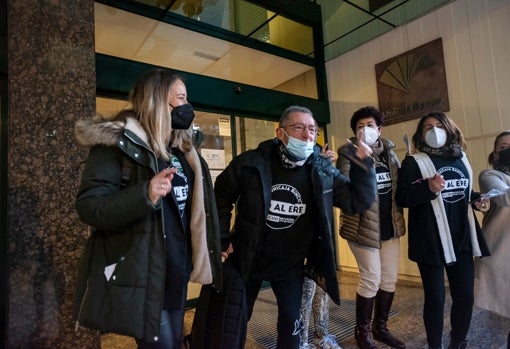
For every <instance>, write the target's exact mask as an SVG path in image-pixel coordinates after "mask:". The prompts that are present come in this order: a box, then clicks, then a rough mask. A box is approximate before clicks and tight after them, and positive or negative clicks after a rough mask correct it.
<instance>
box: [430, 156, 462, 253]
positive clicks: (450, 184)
mask: <svg viewBox="0 0 510 349" xmlns="http://www.w3.org/2000/svg"><path fill="white" fill-rule="evenodd" d="M430 159H431V160H432V162H433V164H434V166H435V168H436V171H437V173H439V174H440V175H442V176H443V178H444V180H445V181H446V185H445V188H444V189H443V191H441V194H440V195H441V198H442V199H443V204H444V207H445V210H446V217H447V219H448V224H449V227H450V234H451V236H452V242H453V248H454V251H470V250H471V240H470V234H469V224H468V220H467V209H468V198H469V193H468V190H469V175H468V172H467V170H466V167H465V166H464V163H463V162H462V159H461V158H458V159H445V158H441V157H439V156H434V155H430Z"/></svg>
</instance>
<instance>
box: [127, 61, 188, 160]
mask: <svg viewBox="0 0 510 349" xmlns="http://www.w3.org/2000/svg"><path fill="white" fill-rule="evenodd" d="M177 80H181V81H183V79H182V78H181V77H180V76H179V75H178V74H177V73H175V72H173V71H171V70H163V69H156V70H151V71H149V72H147V73H145V74H143V75H142V76H141V77H140V78H138V80H137V81H136V83H135V85H134V86H133V89H132V90H131V93H130V95H129V100H130V101H131V104H132V107H133V112H134V114H135V117H136V119H137V120H138V121H139V122H140V124H141V125H142V127H143V128H144V130H145V132H146V133H147V138H148V142H149V145H150V147H151V148H152V151H154V153H155V154H156V156H157V157H159V158H162V159H164V160H166V161H169V160H170V151H169V147H176V148H179V149H180V150H181V151H183V152H188V151H190V149H191V148H192V147H193V144H192V141H191V131H190V130H173V129H172V119H171V117H170V106H169V105H168V95H169V92H170V88H171V87H172V85H173V84H174V83H175V82H176V81H177Z"/></svg>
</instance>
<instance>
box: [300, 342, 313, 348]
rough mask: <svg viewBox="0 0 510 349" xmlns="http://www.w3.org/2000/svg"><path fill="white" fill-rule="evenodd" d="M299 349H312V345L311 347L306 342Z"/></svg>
mask: <svg viewBox="0 0 510 349" xmlns="http://www.w3.org/2000/svg"><path fill="white" fill-rule="evenodd" d="M299 349H312V347H310V344H308V343H305V344H302V345H300V346H299Z"/></svg>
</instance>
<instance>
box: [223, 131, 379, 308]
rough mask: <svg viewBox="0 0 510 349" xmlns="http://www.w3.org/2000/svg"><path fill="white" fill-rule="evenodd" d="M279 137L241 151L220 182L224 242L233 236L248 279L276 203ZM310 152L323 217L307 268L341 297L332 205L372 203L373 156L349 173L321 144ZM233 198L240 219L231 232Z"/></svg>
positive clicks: (355, 208) (357, 208)
mask: <svg viewBox="0 0 510 349" xmlns="http://www.w3.org/2000/svg"><path fill="white" fill-rule="evenodd" d="M277 142H278V140H276V139H275V140H268V141H265V142H262V143H261V144H260V145H259V146H258V148H257V149H255V150H250V151H247V152H245V153H243V154H241V155H239V156H237V157H236V158H234V159H233V160H232V162H231V163H230V164H229V165H228V167H227V168H226V169H225V170H224V171H223V172H222V173H221V174H220V175H219V176H218V177H217V179H216V183H215V194H216V203H217V207H218V215H219V219H220V228H221V234H222V244H223V247H224V248H225V247H226V246H227V245H228V243H229V242H230V241H232V243H233V247H234V253H233V254H232V255H231V257H230V258H232V263H233V265H234V266H235V267H236V268H237V269H238V270H239V271H240V273H241V276H242V277H243V278H244V279H245V280H246V279H248V277H249V275H250V272H251V269H252V266H253V262H254V258H255V257H256V254H257V250H258V248H259V243H260V238H261V236H262V233H263V231H264V227H265V224H266V216H267V214H268V211H269V207H270V203H271V186H272V174H271V152H272V151H275V148H276V144H277ZM311 156H312V158H311V186H312V188H313V195H314V197H315V202H316V204H317V210H316V212H317V213H318V214H319V215H320V217H319V218H318V222H319V224H318V226H317V227H310V228H311V229H314V230H315V233H316V234H315V238H314V241H313V242H312V247H311V251H310V254H309V257H308V259H307V265H306V268H305V269H306V273H307V274H308V275H309V276H310V277H311V278H313V279H314V280H315V281H316V282H317V283H318V284H319V285H320V286H321V287H322V288H323V289H325V290H326V291H327V292H328V294H329V295H330V296H331V298H332V299H333V301H335V302H336V303H339V302H340V298H339V292H338V282H337V276H336V264H335V257H334V250H333V242H332V233H333V227H334V225H333V206H337V207H339V208H341V209H342V210H345V211H347V212H350V213H357V212H362V211H364V210H366V209H367V208H368V207H370V205H371V204H372V202H374V200H375V195H376V188H375V183H376V180H375V171H374V169H373V160H372V159H366V160H365V162H366V163H367V164H368V167H369V170H368V172H366V171H365V170H363V169H361V168H360V167H358V166H357V165H353V166H352V169H351V179H349V178H347V177H345V176H344V175H342V174H341V173H340V171H339V170H338V169H337V168H335V167H334V166H333V165H332V164H331V161H330V160H329V159H327V158H325V157H323V156H321V155H320V153H319V148H318V147H316V149H315V152H314V154H312V155H311ZM309 160H310V159H309ZM234 204H235V205H236V219H235V224H234V229H233V232H232V235H230V219H231V216H232V209H233V205H234Z"/></svg>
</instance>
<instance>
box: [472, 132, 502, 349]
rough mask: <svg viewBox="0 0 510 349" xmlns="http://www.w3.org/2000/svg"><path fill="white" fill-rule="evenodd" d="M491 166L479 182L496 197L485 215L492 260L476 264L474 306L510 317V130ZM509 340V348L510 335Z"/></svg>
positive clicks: (499, 139)
mask: <svg viewBox="0 0 510 349" xmlns="http://www.w3.org/2000/svg"><path fill="white" fill-rule="evenodd" d="M489 164H490V165H491V166H492V168H493V169H492V170H484V171H482V172H481V173H480V176H479V177H478V182H479V184H480V191H481V192H482V193H489V196H492V195H494V196H493V197H491V198H490V207H489V209H488V210H487V211H486V212H484V216H483V231H484V234H485V238H486V239H487V244H488V245H489V248H490V250H491V257H490V258H482V259H478V260H476V262H475V272H476V280H475V286H476V287H475V305H476V306H478V307H480V308H483V309H487V310H490V311H492V312H495V313H497V314H499V315H502V316H504V317H507V318H510V299H509V297H508V290H510V263H509V261H508V252H509V251H510V130H506V131H504V132H502V133H500V134H499V135H498V136H497V137H496V140H495V141H494V150H493V151H492V152H491V154H490V155H489ZM508 337H509V340H507V348H510V332H509V334H508Z"/></svg>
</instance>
